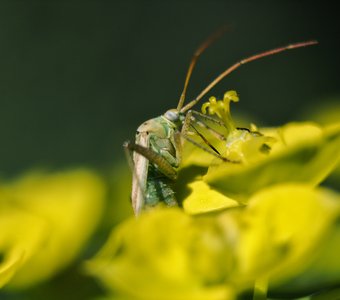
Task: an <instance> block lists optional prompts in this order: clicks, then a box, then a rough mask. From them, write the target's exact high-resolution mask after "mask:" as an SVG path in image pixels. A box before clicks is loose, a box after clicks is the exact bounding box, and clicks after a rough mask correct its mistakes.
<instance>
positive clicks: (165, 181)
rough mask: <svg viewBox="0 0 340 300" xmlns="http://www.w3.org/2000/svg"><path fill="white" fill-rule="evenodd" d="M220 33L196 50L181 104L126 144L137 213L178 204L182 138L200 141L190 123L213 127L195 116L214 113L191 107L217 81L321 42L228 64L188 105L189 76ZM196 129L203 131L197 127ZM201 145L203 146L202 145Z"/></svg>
mask: <svg viewBox="0 0 340 300" xmlns="http://www.w3.org/2000/svg"><path fill="white" fill-rule="evenodd" d="M220 35H221V32H216V33H215V34H214V35H212V36H211V37H210V38H208V39H207V40H206V41H205V42H204V43H203V44H202V45H201V46H200V47H199V48H198V49H197V50H196V51H195V53H194V55H193V57H192V59H191V62H190V65H189V68H188V71H187V74H186V78H185V83H184V88H183V91H182V93H181V96H180V99H179V102H178V105H177V108H175V109H170V110H167V111H166V112H165V113H164V114H163V115H161V116H159V117H156V118H153V119H150V120H148V121H145V122H144V123H143V124H141V125H140V126H139V127H138V128H137V132H136V138H135V142H130V141H127V142H125V143H124V144H123V146H124V148H125V151H126V153H127V154H128V159H129V161H130V164H131V166H132V168H133V179H132V192H131V201H132V207H133V210H134V213H135V215H139V214H140V213H141V212H142V211H143V210H144V209H147V208H149V207H153V206H155V205H157V204H158V203H159V202H161V201H163V202H165V203H166V205H168V206H176V205H177V201H176V198H175V192H174V190H173V188H172V183H173V182H174V181H175V180H176V178H177V168H178V167H179V164H180V162H181V146H182V141H181V140H182V138H184V139H186V140H188V141H189V142H192V143H194V144H196V143H195V141H194V140H192V139H190V137H189V136H188V130H189V127H191V126H192V123H193V122H195V123H196V124H198V125H200V126H203V127H205V128H207V129H208V130H209V129H210V128H209V127H208V126H207V125H205V124H204V122H199V121H197V118H196V117H195V116H200V117H203V118H211V117H208V116H205V115H202V114H200V113H199V112H197V111H194V110H191V108H192V107H193V106H194V105H195V104H197V103H198V102H199V101H200V100H201V99H202V98H203V97H204V96H205V95H206V94H207V93H208V92H209V91H210V90H211V89H212V88H213V87H214V86H215V85H216V84H217V83H219V82H220V81H221V80H222V79H223V78H224V77H226V76H227V75H229V74H230V73H231V72H233V71H235V70H236V69H238V68H239V67H240V66H242V65H244V64H247V63H249V62H251V61H255V60H257V59H260V58H263V57H266V56H270V55H274V54H277V53H279V52H283V51H286V50H290V49H296V48H301V47H306V46H310V45H314V44H317V43H318V42H317V41H315V40H310V41H306V42H299V43H295V44H290V45H287V46H284V47H279V48H275V49H272V50H269V51H265V52H261V53H259V54H255V55H252V56H249V57H247V58H245V59H242V60H240V61H239V62H237V63H235V64H233V65H232V66H231V67H229V68H227V69H226V70H225V71H224V72H222V73H221V74H220V75H219V76H217V77H216V78H215V79H214V80H213V81H212V82H211V83H210V84H208V85H207V86H206V87H205V88H204V89H203V90H202V91H201V93H200V94H199V95H198V96H197V97H196V98H194V99H193V100H191V101H190V102H189V103H188V104H186V105H184V101H185V97H186V91H187V87H188V84H189V80H190V77H191V74H192V71H193V69H194V67H195V65H196V62H197V59H198V57H199V56H200V55H201V54H202V52H203V51H205V49H206V48H207V47H208V46H209V45H210V44H211V43H212V42H213V41H214V40H215V39H217V38H218V37H219V36H220ZM194 129H195V128H194ZM211 130H212V129H211ZM195 132H196V133H197V134H199V132H198V131H197V130H196V129H195ZM199 135H200V134H199ZM200 136H201V138H202V139H203V140H204V142H206V143H207V145H208V146H209V147H207V148H204V150H206V151H208V152H210V153H211V154H212V155H215V156H217V157H219V158H220V159H222V160H224V161H228V159H226V158H224V157H222V156H221V155H219V153H218V152H217V150H216V149H214V148H213V146H212V145H210V144H209V142H207V141H206V140H205V138H204V136H202V135H200ZM197 146H199V147H201V146H200V145H197ZM201 148H202V147H201Z"/></svg>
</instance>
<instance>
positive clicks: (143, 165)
mask: <svg viewBox="0 0 340 300" xmlns="http://www.w3.org/2000/svg"><path fill="white" fill-rule="evenodd" d="M136 144H138V145H141V146H143V147H145V148H148V147H149V135H148V134H147V133H145V132H141V133H139V134H138V135H137V136H136ZM133 162H134V172H133V179H132V193H131V200H132V207H133V210H134V212H135V215H139V213H140V212H141V210H142V209H143V206H144V204H145V191H146V183H147V177H148V167H149V160H148V159H147V158H146V157H145V156H143V155H141V154H139V153H137V152H136V151H134V152H133Z"/></svg>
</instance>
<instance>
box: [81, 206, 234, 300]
mask: <svg viewBox="0 0 340 300" xmlns="http://www.w3.org/2000/svg"><path fill="white" fill-rule="evenodd" d="M228 253H229V252H228V248H227V247H226V243H225V242H223V238H222V239H221V235H220V229H219V228H218V227H217V226H216V224H215V223H214V222H213V221H212V220H211V219H210V220H209V219H204V218H203V219H199V220H194V219H192V218H190V217H189V216H188V215H186V214H184V213H183V212H182V211H181V210H179V209H175V208H165V209H164V208H158V209H154V210H152V211H150V212H147V213H144V214H142V215H141V216H140V217H139V218H137V219H129V220H128V221H127V222H125V223H123V224H122V225H121V226H119V227H118V228H117V229H116V230H115V231H113V233H112V235H111V237H110V239H109V240H108V242H107V243H106V245H105V246H104V248H103V249H102V251H101V252H100V253H99V254H98V255H97V257H95V258H94V259H93V260H92V261H90V262H88V264H87V269H88V271H89V272H90V273H92V274H93V275H95V276H97V277H98V278H99V279H100V280H101V281H102V283H103V284H104V285H105V286H106V287H107V288H108V289H109V290H111V291H113V292H115V293H118V294H120V293H122V294H125V295H126V298H127V299H145V300H158V299H162V300H167V299H169V300H170V299H171V300H176V299H180V300H182V299H183V300H184V299H186V300H201V299H202V300H209V299H214V300H215V299H216V300H219V299H221V300H226V299H227V300H228V299H233V297H232V289H231V288H230V287H227V286H226V285H225V284H224V278H225V276H227V273H228V272H227V271H228V270H229V269H230V268H231V262H230V258H229V259H228V257H230V255H228ZM222 260H223V263H221V261H222Z"/></svg>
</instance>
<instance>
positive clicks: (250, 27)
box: [0, 0, 340, 176]
mask: <svg viewBox="0 0 340 300" xmlns="http://www.w3.org/2000/svg"><path fill="white" fill-rule="evenodd" d="M323 3H324V4H323ZM323 3H322V2H321V1H320V2H314V3H313V2H312V1H308V2H307V1H253V2H252V1H236V0H234V1H217V0H215V1H208V0H207V1H137V0H133V1H131V0H130V1H123V0H121V1H94V0H93V1H72V0H71V1H57V0H56V1H46V0H45V1H43V0H41V1H14V0H12V1H11V0H8V1H1V2H0V104H1V106H0V138H1V146H0V160H1V162H0V163H1V168H0V170H1V174H0V175H1V176H8V175H11V174H16V173H18V172H20V171H22V170H25V169H27V168H31V167H37V166H42V167H46V166H47V167H52V168H59V167H64V166H72V165H79V164H86V165H90V166H95V167H99V168H109V167H110V166H112V165H113V164H114V163H116V162H118V161H119V160H121V159H124V154H123V150H122V146H121V145H122V143H123V141H124V140H126V139H132V138H133V137H134V132H135V129H136V127H137V126H138V125H139V124H140V123H141V122H143V121H144V120H146V119H149V118H151V117H154V116H157V115H159V114H161V113H163V112H164V111H165V110H167V109H169V108H172V107H176V105H177V101H178V98H179V95H180V92H181V89H182V86H183V82H184V78H185V73H186V69H187V67H188V63H189V61H190V58H191V55H192V53H193V52H194V50H195V48H196V47H197V46H198V45H199V44H200V43H201V42H202V41H203V40H204V39H205V38H206V37H207V36H208V35H209V34H211V33H212V32H213V31H214V30H215V29H216V28H218V27H219V26H221V25H223V24H227V25H229V26H230V30H229V31H228V32H227V33H226V34H225V35H224V36H223V37H222V38H221V39H220V40H219V41H218V42H217V43H215V44H214V45H213V46H211V47H210V48H209V49H208V51H207V52H205V53H204V55H203V56H202V58H201V60H200V61H199V63H198V65H197V68H196V69H195V72H194V75H193V77H192V81H191V84H190V88H189V91H188V98H189V99H190V98H193V97H195V96H196V95H197V94H198V93H199V92H200V91H201V90H202V89H203V88H204V87H205V86H206V85H207V84H208V83H209V82H210V81H211V80H212V79H213V78H214V77H215V76H216V75H218V74H219V73H220V72H222V71H223V70H224V69H225V68H226V67H228V66H230V65H231V64H232V63H234V62H236V61H238V60H239V59H241V58H243V57H246V56H248V55H251V54H255V53H257V52H260V51H263V50H268V49H271V48H274V47H277V46H283V45H286V44H289V43H293V42H298V41H304V40H308V39H318V40H319V42H320V44H319V45H318V46H313V47H310V48H304V49H298V50H294V51H289V52H286V53H283V54H279V55H277V56H273V57H270V58H266V59H263V60H260V61H257V62H254V63H251V64H249V65H247V66H243V67H242V68H241V69H239V70H238V71H236V72H235V73H233V74H232V75H231V76H230V77H228V78H226V79H225V80H223V82H222V83H220V84H219V85H218V86H217V87H216V88H214V90H213V91H212V92H211V93H210V95H216V96H221V95H223V93H224V92H225V91H226V90H230V89H235V90H237V91H238V93H239V94H240V96H241V102H240V103H239V104H237V106H234V107H233V110H234V111H235V110H237V111H238V110H240V111H244V112H246V113H248V114H250V115H253V116H254V117H255V119H257V120H260V124H262V125H279V124H281V123H283V122H285V121H288V120H292V119H298V118H299V114H300V113H301V112H303V111H304V109H305V108H306V107H309V106H312V105H315V104H316V103H319V102H320V101H325V99H328V98H331V97H337V96H339V95H340V86H339V69H340V61H339V53H340V51H339V50H340V45H339V37H340V26H339V19H338V13H337V10H336V9H335V7H331V6H330V4H329V3H327V2H323ZM189 99H188V100H189ZM338 99H340V98H338Z"/></svg>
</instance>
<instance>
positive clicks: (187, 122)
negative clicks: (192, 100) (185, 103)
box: [180, 111, 232, 162]
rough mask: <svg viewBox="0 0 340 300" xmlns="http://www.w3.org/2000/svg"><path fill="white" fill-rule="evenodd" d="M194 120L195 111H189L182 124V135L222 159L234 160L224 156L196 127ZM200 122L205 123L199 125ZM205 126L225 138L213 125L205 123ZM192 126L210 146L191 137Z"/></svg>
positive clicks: (226, 160)
mask: <svg viewBox="0 0 340 300" xmlns="http://www.w3.org/2000/svg"><path fill="white" fill-rule="evenodd" d="M193 121H195V122H196V121H197V120H196V119H195V117H194V116H193V111H188V113H187V114H186V116H185V119H184V121H183V126H182V130H181V133H180V135H181V136H182V137H183V138H184V139H185V140H187V141H188V142H190V143H191V144H193V145H195V146H196V147H198V148H200V149H202V150H203V151H206V152H208V153H210V154H211V155H213V156H215V157H217V158H219V159H221V160H222V161H225V162H232V161H230V160H228V159H227V158H225V157H223V156H222V155H221V154H220V153H219V152H218V150H217V149H216V148H215V147H214V146H213V145H212V144H211V143H210V142H209V141H208V140H207V139H206V138H205V137H204V135H202V134H201V133H200V132H199V131H198V130H197V129H196V128H195V127H194V125H193V124H192V123H193ZM200 124H204V123H202V122H199V123H198V125H200ZM200 126H201V125H200ZM203 127H204V128H206V129H208V130H209V131H212V132H214V134H215V135H217V136H218V137H219V138H221V139H223V140H224V138H223V137H222V135H221V134H219V133H218V132H216V131H215V130H214V129H212V128H211V127H209V126H208V125H206V124H204V126H203ZM190 128H192V129H193V130H194V131H195V132H194V133H196V134H197V135H198V136H199V137H200V138H201V139H202V140H203V142H204V143H205V144H206V145H207V146H208V147H205V146H203V145H201V144H199V143H198V142H196V141H195V140H193V139H192V138H191V137H189V135H190V134H193V133H192V131H190Z"/></svg>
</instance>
